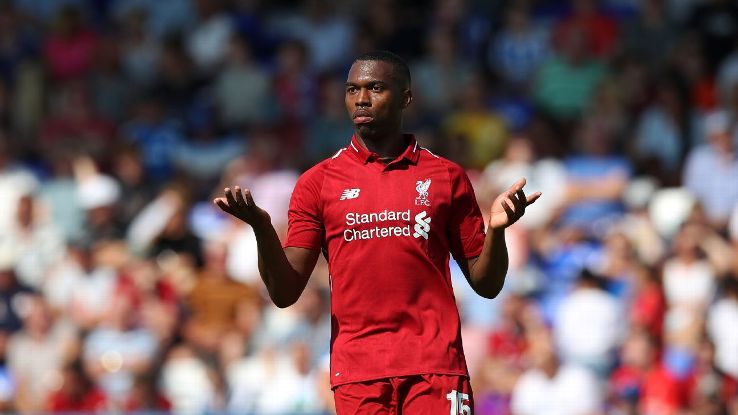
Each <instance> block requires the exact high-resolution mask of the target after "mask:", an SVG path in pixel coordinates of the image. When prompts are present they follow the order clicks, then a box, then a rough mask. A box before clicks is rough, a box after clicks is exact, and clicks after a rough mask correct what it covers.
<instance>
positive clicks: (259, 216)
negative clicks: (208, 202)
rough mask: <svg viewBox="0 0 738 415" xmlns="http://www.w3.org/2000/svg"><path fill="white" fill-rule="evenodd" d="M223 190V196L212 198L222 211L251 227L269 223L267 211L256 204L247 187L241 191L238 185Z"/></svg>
mask: <svg viewBox="0 0 738 415" xmlns="http://www.w3.org/2000/svg"><path fill="white" fill-rule="evenodd" d="M223 192H224V193H225V197H218V198H215V200H213V203H215V204H216V205H218V207H219V208H220V209H221V210H223V212H226V213H228V214H231V215H233V216H235V217H237V218H238V219H241V220H242V221H244V222H246V223H248V224H249V225H251V226H253V227H258V226H261V225H264V224H268V223H271V218H270V217H269V214H268V213H267V211H265V210H264V209H262V208H260V207H258V206H256V203H254V198H253V197H252V196H251V192H250V191H249V190H248V189H246V190H243V191H241V188H240V187H238V186H234V187H233V189H231V188H229V187H226V188H225V189H223Z"/></svg>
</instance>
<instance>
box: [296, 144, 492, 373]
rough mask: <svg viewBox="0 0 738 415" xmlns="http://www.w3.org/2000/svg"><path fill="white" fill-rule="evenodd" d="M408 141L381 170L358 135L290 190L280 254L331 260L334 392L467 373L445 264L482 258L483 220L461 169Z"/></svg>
mask: <svg viewBox="0 0 738 415" xmlns="http://www.w3.org/2000/svg"><path fill="white" fill-rule="evenodd" d="M406 139H407V140H408V143H409V144H408V147H407V149H406V150H405V152H404V153H403V154H401V155H400V156H399V157H397V158H396V159H395V160H393V161H392V162H390V163H388V164H386V165H385V164H384V163H382V162H381V161H380V160H378V155H377V154H375V153H371V152H369V151H368V150H367V149H366V148H364V147H363V146H361V144H359V143H358V141H357V140H356V138H355V137H354V138H353V139H352V140H351V144H350V145H349V146H348V147H346V148H343V149H341V150H340V151H339V152H338V153H336V155H334V156H333V157H332V158H330V159H327V160H325V161H323V162H321V163H319V164H317V165H316V166H315V167H313V168H311V169H310V170H308V171H307V172H305V173H304V174H303V175H302V176H301V177H300V179H299V180H298V182H297V185H296V186H295V189H294V191H293V193H292V199H291V201H290V209H289V229H288V233H287V239H286V240H285V243H284V246H286V247H287V246H292V247H301V248H309V249H322V250H323V253H324V254H325V255H326V257H327V259H328V264H329V271H330V277H331V279H330V281H331V320H332V335H331V374H332V376H331V384H332V385H333V386H337V385H341V384H344V383H351V382H362V381H366V380H372V379H379V378H386V377H395V376H405V375H416V374H426V373H433V374H448V375H467V376H468V373H467V368H466V362H465V359H464V352H463V350H462V346H461V331H460V328H461V323H460V319H459V312H458V309H457V307H456V301H455V298H454V295H453V290H452V287H451V277H450V272H449V266H448V261H449V252H450V253H452V254H453V255H454V257H455V258H473V257H476V256H479V254H480V253H481V251H482V245H483V244H484V222H483V219H482V215H481V212H480V211H479V206H478V204H477V201H476V198H475V196H474V192H473V190H472V187H471V183H470V182H469V179H468V177H467V176H466V174H465V172H464V170H463V169H462V168H461V167H459V166H458V165H457V164H454V163H452V162H450V161H448V160H446V159H443V158H441V157H438V156H436V155H434V154H432V153H431V152H430V151H428V150H426V149H424V148H421V147H419V146H418V144H417V143H416V141H415V138H414V137H413V136H412V135H406Z"/></svg>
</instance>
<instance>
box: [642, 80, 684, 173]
mask: <svg viewBox="0 0 738 415" xmlns="http://www.w3.org/2000/svg"><path fill="white" fill-rule="evenodd" d="M688 94H689V93H688V91H687V89H686V85H684V83H683V82H681V80H680V79H679V78H678V77H676V76H673V75H672V76H669V77H666V78H665V79H662V80H661V81H659V82H658V84H657V85H656V101H655V102H654V103H653V104H652V105H651V106H649V107H648V108H647V109H646V110H645V112H644V113H643V114H642V115H641V118H640V120H639V122H638V127H637V131H636V138H635V148H634V151H635V154H634V156H635V158H636V160H637V162H638V164H639V166H640V167H641V168H642V169H643V170H645V173H646V174H649V175H651V176H653V177H656V178H658V179H659V180H660V181H661V183H662V184H664V185H666V186H674V185H676V184H677V182H676V181H675V179H677V177H676V176H677V175H676V173H677V172H678V171H679V169H680V168H681V163H682V160H683V158H684V154H685V153H686V150H687V148H689V146H690V145H691V144H692V143H693V142H694V140H695V139H696V137H694V129H695V124H696V120H695V117H694V115H693V114H690V113H689V107H688V105H689V102H688V99H689V98H688Z"/></svg>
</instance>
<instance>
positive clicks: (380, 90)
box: [372, 85, 384, 92]
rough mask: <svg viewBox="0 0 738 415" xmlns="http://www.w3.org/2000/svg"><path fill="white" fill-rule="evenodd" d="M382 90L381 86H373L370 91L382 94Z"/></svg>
mask: <svg viewBox="0 0 738 415" xmlns="http://www.w3.org/2000/svg"><path fill="white" fill-rule="evenodd" d="M383 90H384V87H382V85H374V86H373V87H372V91H374V92H382V91H383Z"/></svg>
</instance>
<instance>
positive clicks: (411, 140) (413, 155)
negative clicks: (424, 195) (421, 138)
mask: <svg viewBox="0 0 738 415" xmlns="http://www.w3.org/2000/svg"><path fill="white" fill-rule="evenodd" d="M403 137H404V138H405V140H406V141H407V143H408V144H407V147H406V148H405V151H403V152H402V154H400V155H399V156H398V157H397V158H396V159H394V160H392V161H391V162H390V163H389V164H393V163H397V162H398V161H400V160H407V161H408V162H410V163H412V164H417V163H418V159H419V158H420V146H419V145H418V142H417V140H415V136H414V135H413V134H403ZM347 150H348V151H349V152H350V153H351V154H353V155H354V157H356V158H357V159H358V160H359V161H361V162H362V163H364V164H366V163H368V162H369V161H370V160H373V159H376V158H377V157H378V155H377V153H373V152H371V151H369V150H367V148H366V147H364V146H363V145H361V143H359V140H357V139H356V136H355V135H354V136H352V137H351V144H350V145H349V146H348V148H347ZM389 164H388V165H389Z"/></svg>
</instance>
